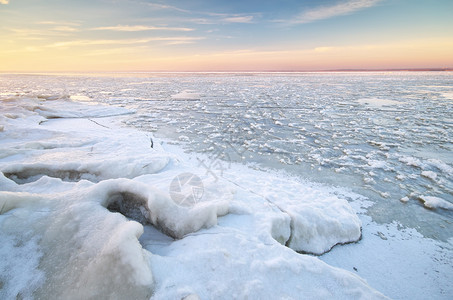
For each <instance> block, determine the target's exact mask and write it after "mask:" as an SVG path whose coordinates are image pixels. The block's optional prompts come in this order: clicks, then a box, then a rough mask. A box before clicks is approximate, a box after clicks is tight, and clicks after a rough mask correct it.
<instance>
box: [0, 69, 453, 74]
mask: <svg viewBox="0 0 453 300" xmlns="http://www.w3.org/2000/svg"><path fill="white" fill-rule="evenodd" d="M452 71H453V67H446V68H376V69H373V68H360V69H355V68H342V69H323V70H310V69H307V70H205V71H200V70H198V71H193V70H181V71H174V70H173V71H171V70H154V71H152V70H129V71H119V70H118V71H100V70H99V71H93V70H91V71H69V70H67V71H63V70H61V71H55V70H53V71H51V70H48V71H46V70H41V71H17V70H8V71H0V73H1V74H8V73H14V74H40V73H41V74H42V73H74V74H76V73H105V74H108V73H328V72H332V73H333V72H452Z"/></svg>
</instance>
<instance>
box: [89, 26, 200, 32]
mask: <svg viewBox="0 0 453 300" xmlns="http://www.w3.org/2000/svg"><path fill="white" fill-rule="evenodd" d="M91 30H112V31H126V32H133V31H150V30H166V31H193V30H194V29H193V28H187V27H158V26H144V25H134V26H130V25H117V26H104V27H95V28H92V29H91Z"/></svg>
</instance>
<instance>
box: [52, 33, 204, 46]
mask: <svg viewBox="0 0 453 300" xmlns="http://www.w3.org/2000/svg"><path fill="white" fill-rule="evenodd" d="M203 39H204V37H186V36H182V37H153V38H143V39H122V40H73V41H66V42H57V43H53V44H50V45H48V46H47V47H50V48H68V47H74V46H102V45H139V44H147V43H150V42H166V44H182V43H184V44H187V43H194V42H196V41H199V40H203Z"/></svg>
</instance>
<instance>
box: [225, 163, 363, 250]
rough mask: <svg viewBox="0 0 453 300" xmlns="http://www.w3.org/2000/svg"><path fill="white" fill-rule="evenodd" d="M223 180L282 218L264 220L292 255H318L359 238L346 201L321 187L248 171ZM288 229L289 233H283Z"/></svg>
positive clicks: (357, 221) (356, 220) (356, 222)
mask: <svg viewBox="0 0 453 300" xmlns="http://www.w3.org/2000/svg"><path fill="white" fill-rule="evenodd" d="M240 174H246V175H243V176H241V175H240ZM226 177H227V178H228V179H230V180H231V181H234V182H236V183H238V184H237V185H238V186H239V187H242V188H245V189H246V190H250V191H254V193H256V194H257V195H259V196H260V197H262V198H264V199H266V201H267V202H268V204H269V205H270V206H271V207H272V208H273V211H278V212H280V214H282V215H283V216H284V218H282V217H281V216H280V218H279V219H275V218H276V217H275V216H274V217H273V218H270V217H267V218H266V219H268V220H273V223H274V224H272V225H271V226H269V228H271V229H270V231H272V236H274V237H276V239H277V240H278V241H280V242H282V241H283V240H284V241H283V242H282V244H286V245H287V246H288V247H290V248H292V249H293V250H295V251H298V252H304V253H312V254H317V255H319V254H323V253H325V252H327V251H329V250H330V249H331V248H332V247H333V246H335V245H337V244H344V243H350V242H355V241H358V240H359V239H360V237H361V221H360V219H359V218H358V217H357V215H356V213H355V211H354V210H353V209H352V208H351V206H350V205H349V203H348V201H346V200H345V199H342V198H340V197H338V196H337V195H334V194H332V193H331V192H328V191H327V188H325V187H324V189H323V188H321V187H315V186H313V185H310V184H308V183H304V182H301V181H299V180H297V179H294V178H290V177H288V176H285V174H279V173H277V174H272V173H270V174H266V175H265V176H262V175H261V174H260V175H259V174H258V172H257V173H254V172H252V171H251V170H249V171H246V170H242V171H239V172H235V173H231V174H230V173H229V174H228V176H226ZM260 211H264V210H263V209H260ZM264 224H266V222H265V221H263V225H264ZM288 225H289V232H287V231H285V230H287V226H288ZM278 227H281V228H280V229H277V228H278ZM288 233H289V234H288ZM277 237H278V238H277ZM285 237H287V238H286V240H285Z"/></svg>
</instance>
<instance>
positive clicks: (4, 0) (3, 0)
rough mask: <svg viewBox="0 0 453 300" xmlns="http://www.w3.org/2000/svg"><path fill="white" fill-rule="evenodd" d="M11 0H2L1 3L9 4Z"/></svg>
mask: <svg viewBox="0 0 453 300" xmlns="http://www.w3.org/2000/svg"><path fill="white" fill-rule="evenodd" d="M8 3H9V0H0V4H8Z"/></svg>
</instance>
